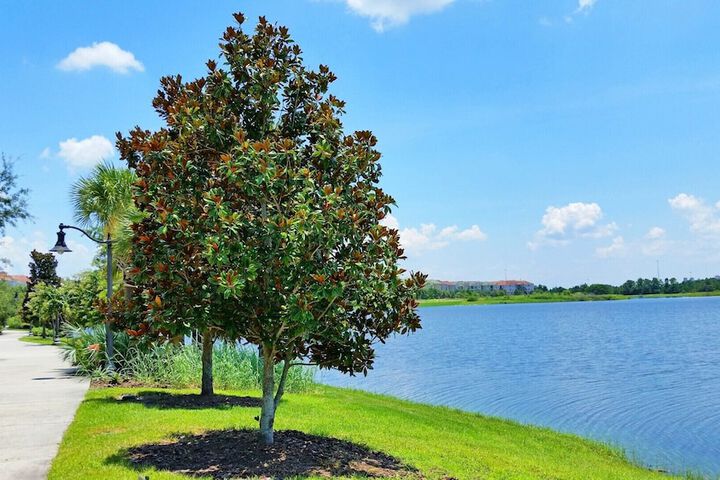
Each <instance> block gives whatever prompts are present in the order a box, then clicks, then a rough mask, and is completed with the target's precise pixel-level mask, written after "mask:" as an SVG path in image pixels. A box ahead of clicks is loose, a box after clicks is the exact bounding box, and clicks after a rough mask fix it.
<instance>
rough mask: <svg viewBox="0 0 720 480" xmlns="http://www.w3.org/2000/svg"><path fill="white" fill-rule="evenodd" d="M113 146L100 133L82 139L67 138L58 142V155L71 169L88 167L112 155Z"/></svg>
mask: <svg viewBox="0 0 720 480" xmlns="http://www.w3.org/2000/svg"><path fill="white" fill-rule="evenodd" d="M114 154H115V148H114V147H113V144H112V143H111V142H110V140H108V139H107V138H105V137H103V136H102V135H93V136H91V137H88V138H85V139H83V140H78V139H77V138H68V139H67V140H65V141H63V142H60V151H59V152H58V156H59V157H60V158H62V159H64V160H65V163H66V164H67V166H68V167H69V168H70V169H71V170H74V169H78V168H89V167H93V166H94V165H95V164H97V163H98V162H100V161H101V160H106V159H109V158H111V157H113V156H114Z"/></svg>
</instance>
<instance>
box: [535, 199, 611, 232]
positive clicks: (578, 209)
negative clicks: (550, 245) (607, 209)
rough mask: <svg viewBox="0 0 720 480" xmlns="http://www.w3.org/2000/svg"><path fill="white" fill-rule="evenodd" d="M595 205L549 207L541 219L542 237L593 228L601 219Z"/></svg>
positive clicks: (600, 213) (577, 203)
mask: <svg viewBox="0 0 720 480" xmlns="http://www.w3.org/2000/svg"><path fill="white" fill-rule="evenodd" d="M602 215H603V213H602V209H601V208H600V205H598V204H597V203H582V202H575V203H568V204H567V205H565V206H564V207H553V206H550V207H548V208H547V209H546V210H545V215H543V217H542V224H543V229H542V230H541V231H540V232H541V233H542V234H543V235H556V234H560V235H562V234H565V232H566V230H568V229H573V230H583V229H587V228H588V227H592V226H594V225H595V224H596V223H597V221H598V220H600V219H601V218H602Z"/></svg>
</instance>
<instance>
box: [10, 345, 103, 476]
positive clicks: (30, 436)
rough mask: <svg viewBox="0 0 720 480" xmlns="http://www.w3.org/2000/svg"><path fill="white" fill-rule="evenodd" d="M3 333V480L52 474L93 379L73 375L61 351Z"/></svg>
mask: <svg viewBox="0 0 720 480" xmlns="http://www.w3.org/2000/svg"><path fill="white" fill-rule="evenodd" d="M22 335H26V333H18V332H8V331H5V332H4V333H3V334H2V335H0V479H8V480H10V479H13V480H36V479H44V478H47V474H48V470H49V469H50V463H51V462H52V459H53V457H55V454H56V453H57V449H58V445H59V444H60V440H62V436H63V433H64V432H65V429H66V428H67V427H68V425H69V424H70V422H71V421H72V419H73V417H74V416H75V410H76V409H77V407H78V405H80V402H81V401H82V399H83V397H84V396H85V392H86V391H87V389H88V385H89V382H88V380H86V379H83V378H78V377H74V376H72V369H71V368H70V366H69V365H67V364H65V363H64V362H63V361H62V360H61V357H60V350H59V349H58V348H56V347H50V346H47V345H35V344H31V343H25V342H21V341H19V340H18V339H19V338H20V337H21V336H22Z"/></svg>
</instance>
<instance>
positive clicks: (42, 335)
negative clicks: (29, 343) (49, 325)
mask: <svg viewBox="0 0 720 480" xmlns="http://www.w3.org/2000/svg"><path fill="white" fill-rule="evenodd" d="M40 336H41V337H42V338H45V337H47V334H46V333H45V324H44V323H43V326H42V334H41V335H40Z"/></svg>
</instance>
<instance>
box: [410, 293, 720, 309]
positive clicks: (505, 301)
mask: <svg viewBox="0 0 720 480" xmlns="http://www.w3.org/2000/svg"><path fill="white" fill-rule="evenodd" d="M717 296H720V290H716V291H712V292H691V293H653V294H647V295H622V294H607V295H593V294H588V293H571V294H566V293H546V292H543V293H538V294H529V295H506V296H497V297H491V296H486V297H478V298H477V299H476V300H472V301H469V300H467V299H466V298H433V299H421V300H418V302H419V305H420V307H455V306H459V305H511V304H517V303H564V302H601V301H614V300H633V299H642V298H684V297H717Z"/></svg>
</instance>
